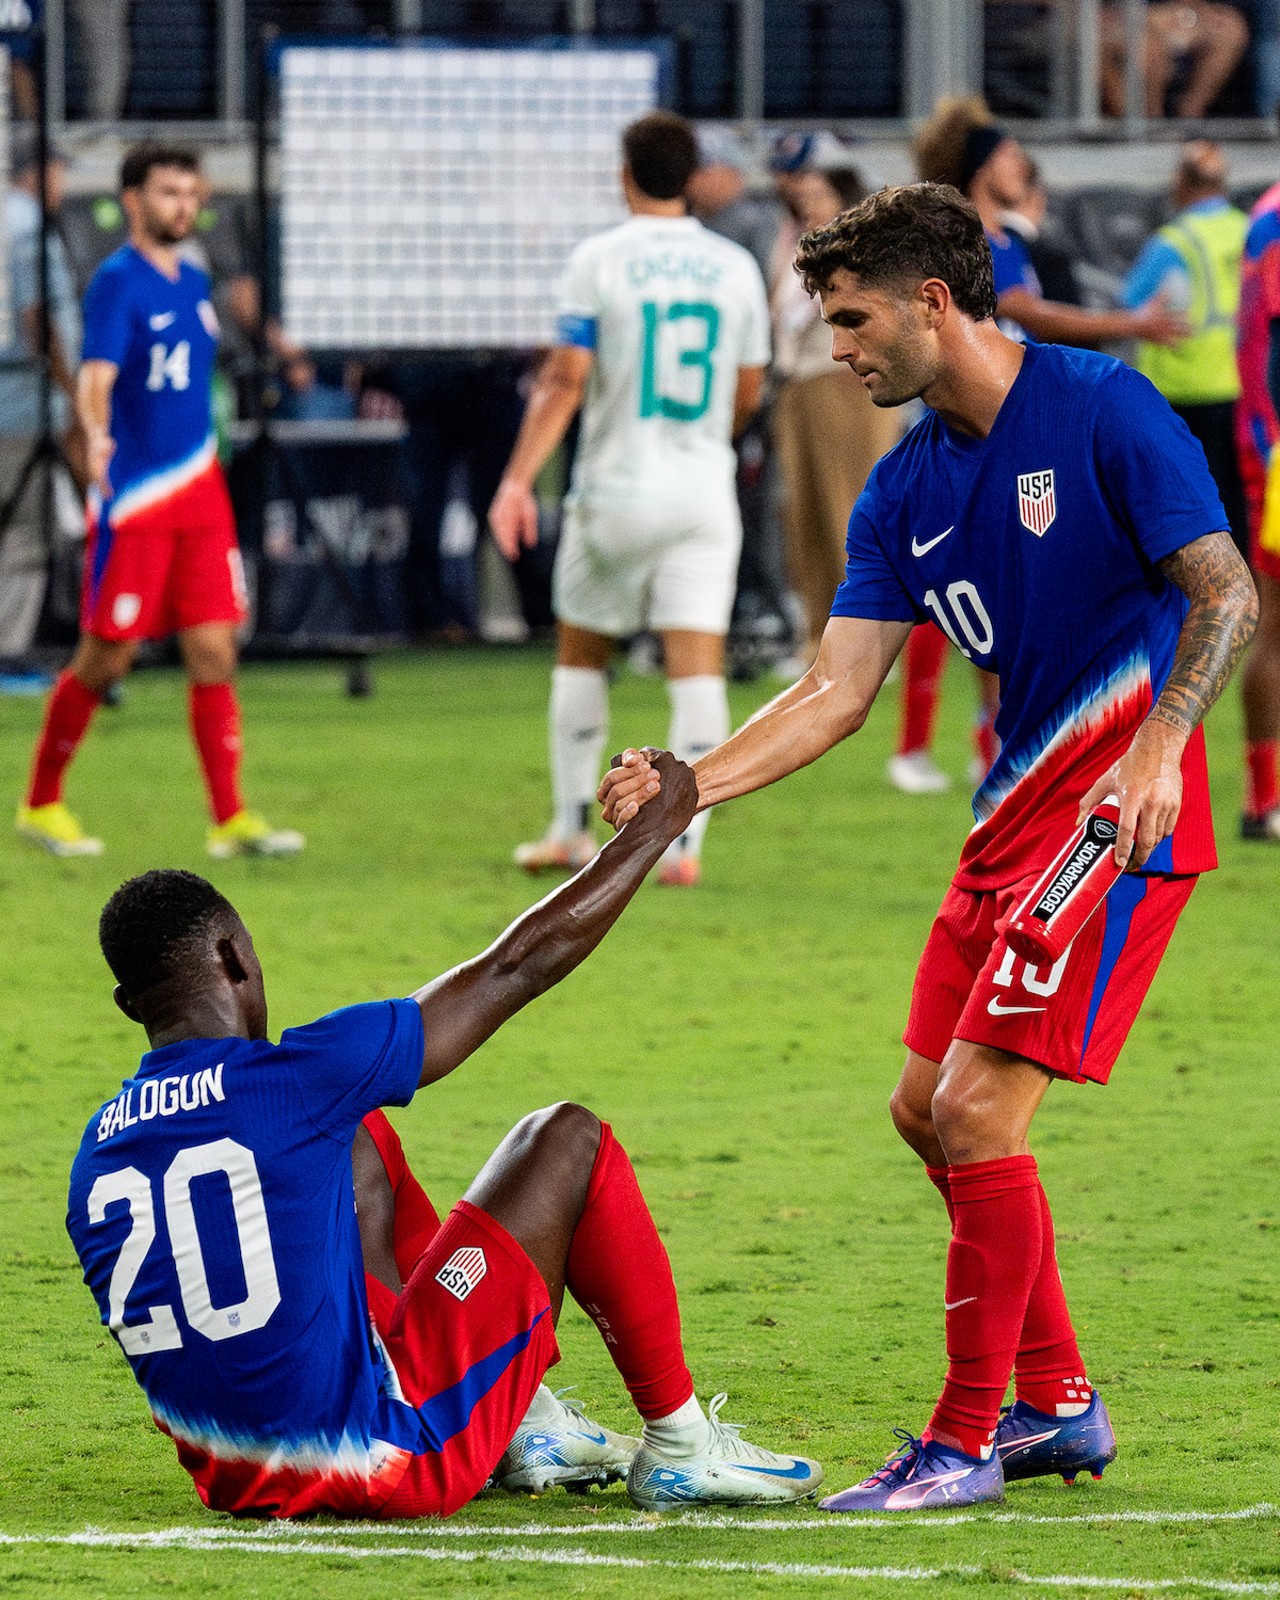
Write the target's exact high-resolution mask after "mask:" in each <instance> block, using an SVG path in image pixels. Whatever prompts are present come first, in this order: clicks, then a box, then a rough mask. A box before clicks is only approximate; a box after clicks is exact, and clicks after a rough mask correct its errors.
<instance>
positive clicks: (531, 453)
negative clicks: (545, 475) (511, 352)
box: [505, 372, 582, 488]
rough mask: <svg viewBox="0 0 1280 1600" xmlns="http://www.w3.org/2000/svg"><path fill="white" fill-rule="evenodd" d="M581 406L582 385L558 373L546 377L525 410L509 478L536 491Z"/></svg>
mask: <svg viewBox="0 0 1280 1600" xmlns="http://www.w3.org/2000/svg"><path fill="white" fill-rule="evenodd" d="M581 404H582V389H581V387H580V385H578V384H576V383H572V382H569V381H566V380H565V379H564V378H562V377H560V376H558V375H556V374H555V373H554V372H553V373H544V374H542V375H541V376H540V377H539V378H538V381H537V383H536V384H535V385H534V389H533V393H532V394H531V395H530V396H529V404H528V405H527V406H526V407H525V413H524V418H523V420H522V421H521V423H520V432H519V434H518V435H517V437H516V443H515V449H514V450H512V452H511V460H510V461H509V462H508V463H507V470H506V474H505V476H506V477H507V478H509V479H513V480H514V481H515V482H517V483H520V484H522V485H524V487H525V488H532V486H533V482H534V479H535V478H536V477H537V476H538V474H539V473H540V472H541V471H542V469H543V467H544V466H545V465H546V462H547V459H548V457H549V456H550V455H551V452H552V451H553V450H554V449H555V448H556V446H557V445H558V444H559V443H560V441H561V439H563V438H564V436H565V434H566V432H567V431H568V428H569V424H570V423H571V422H572V421H573V419H574V416H575V415H576V414H577V411H578V407H579V406H580V405H581Z"/></svg>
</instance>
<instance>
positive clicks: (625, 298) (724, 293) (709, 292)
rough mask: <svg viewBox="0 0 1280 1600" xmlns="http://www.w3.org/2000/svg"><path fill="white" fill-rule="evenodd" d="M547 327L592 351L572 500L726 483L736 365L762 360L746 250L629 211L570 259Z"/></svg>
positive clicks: (759, 297)
mask: <svg viewBox="0 0 1280 1600" xmlns="http://www.w3.org/2000/svg"><path fill="white" fill-rule="evenodd" d="M557 337H558V342H559V343H560V344H573V345H578V346H579V347H581V348H583V349H586V350H592V351H594V352H595V362H594V364H593V366H592V369H591V377H590V379H589V381H588V385H587V395H586V401H585V404H584V406H583V410H582V433H581V438H580V440H579V444H578V456H577V461H576V463H575V466H574V474H573V492H574V495H575V496H576V497H577V498H578V499H579V500H582V501H584V502H586V503H587V504H596V503H600V502H607V501H609V500H616V499H632V498H633V497H634V496H635V495H636V494H637V493H643V494H644V495H645V496H646V497H647V498H653V497H655V496H656V497H658V498H661V499H679V500H687V499H688V498H689V497H690V496H691V495H701V494H706V493H708V492H712V493H715V494H717V495H720V494H724V493H725V492H726V491H727V490H728V489H729V488H730V486H731V485H732V481H733V472H734V455H733V448H732V444H731V436H732V432H733V401H734V393H735V391H736V388H737V381H738V369H739V368H740V367H763V366H766V365H767V364H768V361H769V308H768V301H767V298H766V295H765V287H764V280H763V279H762V278H761V276H760V269H759V268H758V267H757V266H756V264H755V262H754V260H753V259H752V258H751V256H750V255H749V254H748V253H747V251H745V250H744V249H742V247H741V246H740V245H736V244H734V243H732V242H731V241H730V240H728V239H722V238H721V237H720V236H719V235H718V234H715V233H712V232H711V231H710V229H708V228H704V227H703V226H702V224H701V223H700V222H697V221H696V220H695V219H694V218H692V217H651V216H639V217H631V218H629V219H628V220H627V221H626V222H623V223H621V224H620V225H619V226H618V227H616V228H611V229H610V230H609V232H608V233H601V234H597V235H596V236H595V237H594V238H592V239H587V240H584V242H583V243H582V244H580V245H579V246H578V248H577V249H576V250H575V251H574V253H573V255H572V256H571V257H570V258H569V266H568V269H567V271H566V273H565V277H564V282H563V284H562V285H561V290H560V299H559V319H558V324H557Z"/></svg>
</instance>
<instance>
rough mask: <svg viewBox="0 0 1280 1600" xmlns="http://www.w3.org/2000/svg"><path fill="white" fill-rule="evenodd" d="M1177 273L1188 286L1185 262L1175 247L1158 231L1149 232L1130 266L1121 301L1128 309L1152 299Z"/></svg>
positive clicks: (1142, 304) (1143, 304)
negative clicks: (1139, 252)
mask: <svg viewBox="0 0 1280 1600" xmlns="http://www.w3.org/2000/svg"><path fill="white" fill-rule="evenodd" d="M1174 276H1180V277H1181V279H1182V280H1183V283H1184V284H1185V285H1186V286H1187V288H1188V289H1189V287H1190V280H1189V278H1188V275H1187V266H1186V262H1185V261H1183V259H1182V257H1181V256H1180V255H1179V254H1178V252H1177V250H1176V249H1175V248H1174V247H1173V245H1171V244H1170V243H1169V241H1168V240H1167V239H1164V238H1162V237H1161V236H1160V234H1158V233H1156V234H1152V236H1151V238H1150V239H1148V240H1147V242H1146V244H1144V245H1143V247H1142V253H1141V255H1139V257H1138V259H1137V260H1136V261H1135V262H1134V264H1133V266H1132V267H1130V269H1129V276H1128V277H1127V278H1126V279H1125V280H1124V288H1123V290H1122V291H1121V294H1120V302H1121V304H1122V305H1124V306H1126V307H1128V309H1129V310H1130V311H1136V310H1137V309H1138V308H1139V306H1145V305H1146V304H1147V303H1148V301H1150V300H1154V299H1155V297H1156V295H1158V294H1159V293H1160V291H1161V289H1164V288H1166V287H1167V286H1168V283H1169V280H1170V278H1171V277H1174Z"/></svg>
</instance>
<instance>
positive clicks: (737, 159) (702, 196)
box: [685, 128, 782, 283]
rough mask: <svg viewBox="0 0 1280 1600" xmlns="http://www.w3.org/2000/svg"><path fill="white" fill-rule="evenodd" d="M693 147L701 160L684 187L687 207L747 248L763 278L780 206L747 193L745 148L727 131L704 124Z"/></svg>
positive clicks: (706, 225) (780, 216) (701, 219)
mask: <svg viewBox="0 0 1280 1600" xmlns="http://www.w3.org/2000/svg"><path fill="white" fill-rule="evenodd" d="M698 153H699V157H700V160H701V165H700V166H699V167H698V170H697V171H696V172H695V173H694V175H693V177H692V178H690V180H689V187H688V189H687V190H686V191H685V194H686V198H687V199H688V202H689V209H690V211H692V212H693V214H694V216H695V217H697V219H698V221H699V222H701V223H702V224H703V225H704V226H705V227H708V228H710V229H711V231H712V232H713V233H719V234H722V235H723V236H724V238H726V239H732V240H733V242H734V243H735V244H740V245H741V246H742V248H743V249H744V250H749V251H750V252H751V254H752V255H753V256H754V257H755V261H756V265H757V266H758V267H759V268H760V276H761V277H762V278H764V280H765V282H766V283H767V282H768V273H769V268H770V264H771V262H772V260H773V246H774V241H775V240H776V239H777V237H778V227H779V224H780V223H781V221H782V212H781V208H780V206H779V205H778V203H777V202H776V201H772V200H768V199H766V198H765V197H764V196H762V195H753V194H748V193H747V180H746V177H745V176H744V173H743V168H744V166H745V160H746V158H745V154H744V152H743V149H742V146H741V144H739V142H738V140H737V139H736V138H735V137H734V136H733V135H732V134H728V133H724V132H722V131H721V130H720V129H718V128H704V129H703V130H702V131H701V132H700V133H699V135H698Z"/></svg>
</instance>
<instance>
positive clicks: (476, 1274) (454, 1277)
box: [436, 1245, 489, 1300]
mask: <svg viewBox="0 0 1280 1600" xmlns="http://www.w3.org/2000/svg"><path fill="white" fill-rule="evenodd" d="M488 1270H489V1263H488V1262H487V1261H486V1260H485V1258H484V1251H483V1250H481V1249H480V1247H479V1245H465V1246H464V1247H463V1248H462V1249H461V1250H455V1251H454V1252H453V1254H452V1255H451V1256H450V1257H449V1259H448V1260H447V1261H446V1262H445V1264H444V1266H442V1267H441V1268H440V1270H439V1272H437V1273H436V1282H437V1283H438V1284H440V1285H441V1286H442V1287H443V1288H445V1289H447V1290H448V1291H449V1293H450V1294H451V1295H452V1296H453V1297H454V1299H455V1300H465V1299H466V1298H467V1296H468V1295H469V1294H470V1293H471V1291H472V1290H473V1289H474V1288H475V1286H476V1284H478V1283H479V1282H480V1280H481V1278H483V1277H484V1275H485V1273H486V1272H488Z"/></svg>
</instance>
